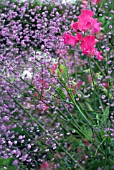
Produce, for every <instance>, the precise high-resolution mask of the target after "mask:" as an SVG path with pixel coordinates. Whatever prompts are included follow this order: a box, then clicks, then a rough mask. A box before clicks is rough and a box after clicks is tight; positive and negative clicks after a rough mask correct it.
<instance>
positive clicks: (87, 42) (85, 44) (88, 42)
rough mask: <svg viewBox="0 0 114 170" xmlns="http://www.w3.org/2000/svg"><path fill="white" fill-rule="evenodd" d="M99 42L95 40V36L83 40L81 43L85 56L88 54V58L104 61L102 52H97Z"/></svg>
mask: <svg viewBox="0 0 114 170" xmlns="http://www.w3.org/2000/svg"><path fill="white" fill-rule="evenodd" d="M97 41H98V40H96V39H95V36H94V35H88V36H86V37H84V38H83V40H82V41H81V45H80V46H81V49H82V52H83V54H86V55H87V56H88V57H90V56H96V57H97V59H98V60H102V59H103V56H101V53H102V52H99V51H97V50H96V48H95V45H96V43H97Z"/></svg>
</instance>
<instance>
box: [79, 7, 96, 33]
mask: <svg viewBox="0 0 114 170" xmlns="http://www.w3.org/2000/svg"><path fill="white" fill-rule="evenodd" d="M93 15H94V13H93V12H92V11H91V10H82V13H81V15H80V16H79V17H78V29H79V30H80V31H84V32H85V31H87V30H89V29H91V28H92V25H93V18H92V16H93Z"/></svg>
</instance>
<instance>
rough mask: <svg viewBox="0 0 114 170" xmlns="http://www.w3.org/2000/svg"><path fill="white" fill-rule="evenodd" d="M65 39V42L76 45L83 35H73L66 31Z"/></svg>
mask: <svg viewBox="0 0 114 170" xmlns="http://www.w3.org/2000/svg"><path fill="white" fill-rule="evenodd" d="M63 39H64V44H68V45H72V46H76V44H77V43H78V42H79V41H80V40H81V39H82V36H81V34H79V33H77V36H73V35H71V33H65V34H64V35H63Z"/></svg>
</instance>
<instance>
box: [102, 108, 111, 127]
mask: <svg viewBox="0 0 114 170" xmlns="http://www.w3.org/2000/svg"><path fill="white" fill-rule="evenodd" d="M109 109H110V106H107V108H106V109H105V111H104V113H103V114H102V117H101V123H100V124H101V125H103V124H105V123H106V121H107V119H108V117H109Z"/></svg>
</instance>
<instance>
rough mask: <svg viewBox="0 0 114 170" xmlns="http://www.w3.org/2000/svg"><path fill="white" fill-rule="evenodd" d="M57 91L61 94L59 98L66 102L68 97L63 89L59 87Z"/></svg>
mask: <svg viewBox="0 0 114 170" xmlns="http://www.w3.org/2000/svg"><path fill="white" fill-rule="evenodd" d="M56 91H57V92H58V93H59V97H60V98H61V100H65V99H66V95H65V94H64V92H63V90H62V87H60V86H59V87H57V89H56Z"/></svg>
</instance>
